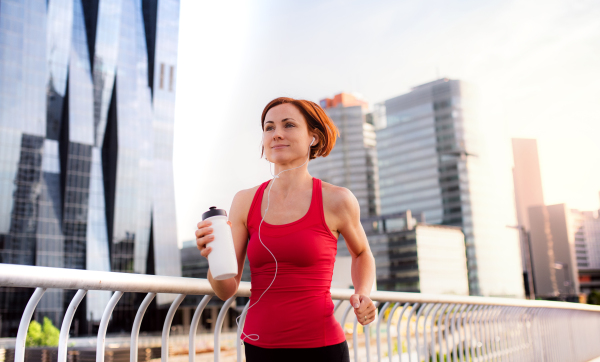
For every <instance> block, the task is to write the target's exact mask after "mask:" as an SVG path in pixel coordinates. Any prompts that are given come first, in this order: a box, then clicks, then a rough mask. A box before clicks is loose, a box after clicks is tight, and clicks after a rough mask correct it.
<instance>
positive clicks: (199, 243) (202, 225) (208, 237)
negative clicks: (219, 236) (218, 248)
mask: <svg viewBox="0 0 600 362" xmlns="http://www.w3.org/2000/svg"><path fill="white" fill-rule="evenodd" d="M211 225H212V223H211V222H210V221H209V220H204V221H200V222H199V223H198V230H196V247H198V250H200V255H202V256H203V257H205V258H207V259H208V254H210V252H211V251H212V248H211V247H210V246H206V244H208V243H210V242H211V241H213V240H214V239H215V236H214V235H212V233H213V228H211V227H210V226H211ZM227 225H229V227H231V221H229V220H227Z"/></svg>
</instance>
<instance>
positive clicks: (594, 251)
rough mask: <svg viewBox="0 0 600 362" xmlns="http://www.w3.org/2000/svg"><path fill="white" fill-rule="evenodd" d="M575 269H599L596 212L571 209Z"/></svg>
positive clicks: (599, 220) (599, 232)
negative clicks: (575, 259)
mask: <svg viewBox="0 0 600 362" xmlns="http://www.w3.org/2000/svg"><path fill="white" fill-rule="evenodd" d="M570 211H571V225H572V229H571V230H572V232H573V233H574V240H575V255H576V257H577V268H578V269H579V270H582V269H600V218H599V217H598V211H580V210H576V209H571V210H570Z"/></svg>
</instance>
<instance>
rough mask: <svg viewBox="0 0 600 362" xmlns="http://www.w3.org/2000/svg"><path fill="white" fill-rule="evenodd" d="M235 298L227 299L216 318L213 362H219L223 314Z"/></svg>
mask: <svg viewBox="0 0 600 362" xmlns="http://www.w3.org/2000/svg"><path fill="white" fill-rule="evenodd" d="M235 298H236V296H235V295H234V296H233V297H231V298H229V299H227V300H226V301H225V303H224V304H223V307H222V308H221V310H220V311H219V315H218V316H217V323H216V324H215V342H214V346H215V348H214V351H215V362H219V360H220V358H221V327H223V320H224V319H225V314H227V310H228V309H229V307H230V306H231V303H233V301H234V300H235Z"/></svg>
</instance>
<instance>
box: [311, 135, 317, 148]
mask: <svg viewBox="0 0 600 362" xmlns="http://www.w3.org/2000/svg"><path fill="white" fill-rule="evenodd" d="M315 140H316V139H315V138H314V137H313V140H312V142H311V143H310V145H311V146H312V144H313V143H314V142H315Z"/></svg>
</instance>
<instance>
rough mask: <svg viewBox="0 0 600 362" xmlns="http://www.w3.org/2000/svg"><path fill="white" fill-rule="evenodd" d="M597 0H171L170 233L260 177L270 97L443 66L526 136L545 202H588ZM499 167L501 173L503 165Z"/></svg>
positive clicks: (264, 171)
mask: <svg viewBox="0 0 600 362" xmlns="http://www.w3.org/2000/svg"><path fill="white" fill-rule="evenodd" d="M598 19H600V2H598V1H594V0H545V1H540V0H520V1H506V0H503V1H497V0H478V1H472V0H468V1H440V0H424V1H410V2H408V1H373V0H370V1H362V2H360V1H339V0H324V1H308V0H303V1H296V2H291V1H227V2H208V1H197V0H181V13H180V24H179V47H178V49H179V50H178V66H177V67H178V71H177V84H176V85H177V87H176V91H177V100H176V107H175V135H174V156H173V157H174V162H173V165H174V175H175V197H176V212H177V220H178V240H179V242H180V243H181V242H182V241H186V240H192V239H194V234H193V233H194V231H195V229H196V224H197V222H199V221H200V220H201V215H202V213H203V212H204V211H206V210H208V207H209V206H217V207H219V208H223V209H226V210H229V207H230V205H231V201H232V199H233V197H234V195H235V193H236V192H238V191H239V190H242V189H246V188H251V187H253V186H256V185H258V184H260V183H262V182H264V181H266V180H268V179H270V178H271V176H270V173H269V164H268V163H267V162H266V161H265V160H261V159H260V141H261V128H260V115H261V112H262V109H263V108H264V106H265V105H266V104H267V103H268V102H269V101H270V100H271V99H273V98H276V97H279V96H289V97H294V98H303V99H309V100H312V101H315V102H318V101H319V100H320V99H322V98H325V97H331V96H333V95H335V94H337V93H339V92H342V91H343V92H355V93H358V94H361V95H362V97H363V98H364V99H365V100H367V101H368V102H370V103H371V104H374V103H377V102H382V101H385V100H386V99H389V98H392V97H395V96H398V95H401V94H404V93H406V92H408V91H409V90H410V88H411V87H413V86H416V85H419V84H423V83H427V82H430V81H432V80H435V79H438V78H441V77H448V78H451V79H459V80H462V81H466V82H468V83H470V84H471V85H473V86H474V87H475V89H476V90H477V94H478V105H479V107H478V108H479V112H478V118H479V120H480V122H482V123H481V124H482V125H483V127H484V129H485V130H487V131H489V132H500V134H501V139H503V140H504V141H505V145H506V146H507V148H506V150H507V151H506V156H507V159H509V158H510V157H512V155H511V154H510V149H509V148H508V144H509V142H510V138H512V137H517V138H535V139H537V141H538V150H539V156H540V167H541V172H542V182H543V191H544V198H545V201H546V203H547V204H556V203H567V205H568V206H569V207H571V208H578V209H582V210H596V209H598V208H600V196H599V192H600V167H599V166H600V107H598V104H599V103H600V102H599V101H600V81H599V80H600V65H599V64H600V21H598ZM507 172H510V170H509V169H508V170H507Z"/></svg>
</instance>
